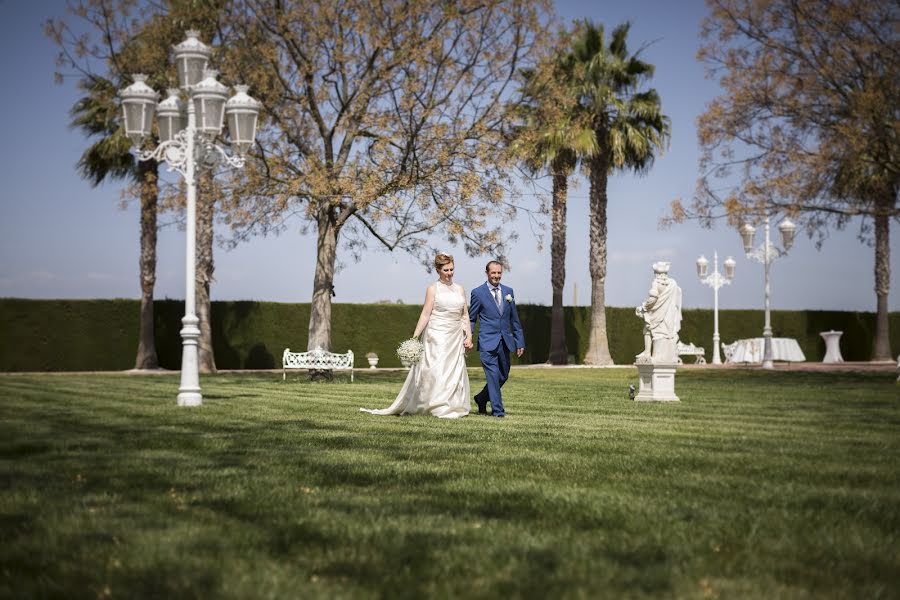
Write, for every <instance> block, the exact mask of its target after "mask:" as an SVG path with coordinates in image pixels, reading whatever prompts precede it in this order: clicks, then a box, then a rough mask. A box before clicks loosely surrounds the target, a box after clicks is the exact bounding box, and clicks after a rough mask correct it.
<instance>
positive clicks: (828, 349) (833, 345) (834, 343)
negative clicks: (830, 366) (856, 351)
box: [819, 329, 844, 363]
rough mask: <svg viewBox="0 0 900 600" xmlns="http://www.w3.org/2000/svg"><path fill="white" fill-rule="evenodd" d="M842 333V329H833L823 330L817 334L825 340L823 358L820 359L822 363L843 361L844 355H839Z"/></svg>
mask: <svg viewBox="0 0 900 600" xmlns="http://www.w3.org/2000/svg"><path fill="white" fill-rule="evenodd" d="M843 334H844V332H843V331H835V330H834V329H832V330H831V331H823V332H821V333H820V334H819V335H821V336H822V339H823V340H825V358H823V359H822V362H823V363H840V362H844V357H843V356H841V336H842V335H843Z"/></svg>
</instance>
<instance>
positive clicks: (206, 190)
mask: <svg viewBox="0 0 900 600" xmlns="http://www.w3.org/2000/svg"><path fill="white" fill-rule="evenodd" d="M197 187H198V190H197V191H198V194H197V270H196V279H195V281H196V290H197V296H196V302H197V307H196V308H197V318H198V319H199V320H200V339H199V340H198V346H197V352H198V360H199V363H200V365H199V366H200V372H201V373H215V372H216V358H215V355H214V353H213V343H212V325H211V324H212V320H211V318H210V317H211V310H210V306H211V305H210V295H209V287H210V284H211V283H212V280H213V271H214V270H215V264H214V262H213V221H214V217H215V212H216V190H215V186H214V185H213V181H212V174H211V173H210V172H208V171H205V172H203V173H202V174H201V176H200V185H199V186H197Z"/></svg>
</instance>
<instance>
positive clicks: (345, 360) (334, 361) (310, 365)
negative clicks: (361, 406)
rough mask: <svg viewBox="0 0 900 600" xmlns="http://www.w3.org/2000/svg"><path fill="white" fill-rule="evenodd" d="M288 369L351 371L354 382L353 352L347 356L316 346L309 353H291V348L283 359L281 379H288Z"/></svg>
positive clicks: (286, 349)
mask: <svg viewBox="0 0 900 600" xmlns="http://www.w3.org/2000/svg"><path fill="white" fill-rule="evenodd" d="M288 369H310V370H322V371H346V370H347V369H349V370H350V382H351V383H352V382H353V350H347V353H346V354H335V353H334V352H326V351H325V350H322V347H321V346H316V347H315V348H314V349H313V350H310V351H309V352H291V349H290V348H285V349H284V354H283V355H282V357H281V379H282V381H284V380H285V379H287V370H288Z"/></svg>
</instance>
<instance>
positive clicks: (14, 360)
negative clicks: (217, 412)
mask: <svg viewBox="0 0 900 600" xmlns="http://www.w3.org/2000/svg"><path fill="white" fill-rule="evenodd" d="M154 307H155V313H154V314H155V323H156V348H157V353H158V355H159V363H160V366H162V367H164V368H166V369H179V368H180V367H181V337H180V336H179V333H178V332H179V331H180V330H181V317H182V315H183V311H184V303H183V302H181V301H176V300H157V301H156V303H155V305H154ZM139 309H140V302H139V301H138V300H29V299H16V298H5V299H0V339H2V340H3V343H2V344H0V371H94V370H123V369H130V368H132V367H133V366H134V358H135V352H136V350H137V334H138V313H139ZM420 310H421V308H420V307H419V306H414V305H398V304H335V305H333V308H332V329H331V331H332V348H333V349H334V351H335V352H344V351H346V350H347V349H352V350H353V352H354V353H355V354H356V366H357V367H359V368H364V367H367V366H368V363H367V362H366V357H365V355H366V353H367V352H375V353H376V354H378V356H379V362H378V365H379V366H380V367H397V366H400V363H399V361H398V359H397V357H396V355H395V354H394V351H395V349H396V347H397V344H398V343H399V342H400V341H401V340H403V339H404V338H406V337H407V336H409V335H411V334H412V331H413V329H414V328H415V324H416V320H417V319H418V317H419V311H420ZM519 316H520V317H521V319H522V326H523V327H524V328H525V341H526V351H525V355H524V356H523V357H522V359H520V360H517V359H516V358H515V357H513V364H516V363H520V364H529V363H543V362H546V361H547V359H548V354H549V346H550V308H549V307H547V306H537V305H520V306H519ZM565 317H566V341H567V343H568V347H569V352H570V353H571V354H572V355H573V357H574V362H575V363H580V362H582V360H583V358H584V354H585V352H586V350H587V333H588V328H589V326H590V307H586V306H578V307H567V308H566V309H565ZM606 320H607V328H608V336H609V343H610V352H611V354H612V357H613V360H614V361H615V362H616V363H618V364H630V363H631V362H633V360H634V355H635V354H637V353H638V352H640V351H641V350H642V349H643V339H642V337H641V328H642V325H641V321H640V320H639V319H638V318H637V317H636V316H635V315H634V309H633V308H616V307H608V308H607V309H606ZM890 321H891V347H892V349H893V352H894V356H896V353H897V351H898V349H900V313H896V312H895V313H891V315H890ZM762 325H763V312H762V311H761V310H720V311H719V331H720V333H721V336H722V341H723V342H726V343H728V342H732V341H734V340H736V339H741V338H749V337H759V336H760V335H761V332H762ZM308 326H309V304H286V303H278V302H250V301H238V302H213V303H212V327H213V346H214V351H215V355H216V366H217V367H218V368H220V369H270V368H278V367H280V366H281V354H282V352H283V351H284V349H285V347H290V348H291V349H292V350H294V351H301V350H305V349H306V341H307V333H308V332H307V329H308ZM712 327H713V316H712V311H711V310H707V309H688V310H685V311H684V313H683V320H682V324H681V334H680V336H681V339H682V340H683V341H685V342H693V343H694V344H696V345H698V346H703V347H704V348H705V349H706V358H707V360H711V359H712V353H711V351H712V348H711V345H712ZM874 328H875V315H874V314H873V313H856V312H844V311H775V312H773V313H772V330H773V333H774V335H775V336H776V337H791V338H796V339H797V341H798V342H799V343H800V347H801V348H802V349H803V353H804V354H806V358H807V360H810V361H818V360H821V359H822V357H823V356H824V355H825V342H824V340H822V338H821V336H819V332H820V331H826V330H829V329H835V330H838V331H843V332H844V335H843V337H841V353H842V355H843V357H844V360H848V361H864V360H868V359H869V357H870V356H871V349H872V336H873V332H874ZM723 358H724V357H723ZM467 360H468V364H469V365H470V366H473V367H475V366H478V365H479V360H478V353H477V352H472V353H470V354H469V357H468V359H467ZM689 360H690V359H689Z"/></svg>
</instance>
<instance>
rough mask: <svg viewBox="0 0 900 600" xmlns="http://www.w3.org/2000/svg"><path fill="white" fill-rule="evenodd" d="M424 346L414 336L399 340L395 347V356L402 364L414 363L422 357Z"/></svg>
mask: <svg viewBox="0 0 900 600" xmlns="http://www.w3.org/2000/svg"><path fill="white" fill-rule="evenodd" d="M424 350H425V346H424V345H423V344H422V342H420V341H419V340H418V339H416V338H409V339H408V340H403V341H402V342H400V346H398V347H397V358H399V359H400V362H401V363H403V364H404V365H414V364H416V363H417V362H419V361H420V360H421V359H422V352H424Z"/></svg>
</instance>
